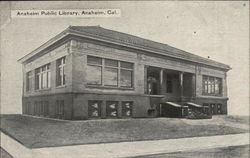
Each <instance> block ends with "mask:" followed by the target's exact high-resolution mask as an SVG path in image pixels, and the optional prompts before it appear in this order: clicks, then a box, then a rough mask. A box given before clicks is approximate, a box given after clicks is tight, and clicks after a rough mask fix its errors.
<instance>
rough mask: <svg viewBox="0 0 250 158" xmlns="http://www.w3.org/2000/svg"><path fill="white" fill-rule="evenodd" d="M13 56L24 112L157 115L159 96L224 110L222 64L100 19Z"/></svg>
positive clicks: (80, 116)
mask: <svg viewBox="0 0 250 158" xmlns="http://www.w3.org/2000/svg"><path fill="white" fill-rule="evenodd" d="M19 62H20V63H22V65H23V114H28V115H37V116H43V117H51V118H59V119H69V120H71V119H73V120H75V119H90V118H128V117H134V118H137V117H160V116H163V113H164V112H163V111H162V109H164V108H162V106H163V104H162V103H170V104H171V103H173V105H180V106H184V105H186V104H188V103H191V104H194V105H197V106H201V107H209V109H208V110H209V112H210V113H212V114H227V100H228V98H227V82H226V78H227V74H226V73H227V71H228V70H230V69H231V68H230V67H229V66H228V65H225V64H222V63H219V62H215V61H213V60H210V59H206V58H202V57H199V56H197V55H194V54H191V53H188V52H185V51H182V50H179V49H177V48H173V47H171V46H169V45H166V44H161V43H157V42H154V41H150V40H146V39H143V38H139V37H136V36H132V35H128V34H124V33H120V32H116V31H113V30H108V29H104V28H102V27H99V26H70V27H69V28H67V29H66V30H64V31H63V32H62V33H60V34H58V35H57V36H55V37H54V38H52V39H51V40H49V41H48V42H46V43H45V44H43V45H42V46H40V47H39V48H37V49H36V50H34V51H33V52H31V53H29V54H28V55H26V56H24V57H23V58H21V59H20V60H19Z"/></svg>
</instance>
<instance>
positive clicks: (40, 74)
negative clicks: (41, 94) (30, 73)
mask: <svg viewBox="0 0 250 158" xmlns="http://www.w3.org/2000/svg"><path fill="white" fill-rule="evenodd" d="M44 76H45V77H44ZM44 82H45V83H44ZM50 88H51V64H50V63H48V64H45V65H43V66H40V67H38V68H36V69H35V90H44V89H50Z"/></svg>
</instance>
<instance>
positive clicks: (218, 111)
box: [217, 104, 222, 114]
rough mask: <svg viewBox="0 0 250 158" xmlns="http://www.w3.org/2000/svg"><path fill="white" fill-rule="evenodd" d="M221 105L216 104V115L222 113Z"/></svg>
mask: <svg viewBox="0 0 250 158" xmlns="http://www.w3.org/2000/svg"><path fill="white" fill-rule="evenodd" d="M221 106H222V105H221V104H217V113H218V114H222V111H221Z"/></svg>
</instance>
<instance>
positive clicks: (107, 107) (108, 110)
mask: <svg viewBox="0 0 250 158" xmlns="http://www.w3.org/2000/svg"><path fill="white" fill-rule="evenodd" d="M112 104H115V108H114V109H112V108H110V106H109V105H112ZM118 110H119V101H112V100H107V101H106V117H107V118H119V114H118ZM111 111H113V112H114V111H115V112H116V116H112V115H111V113H112V112H111Z"/></svg>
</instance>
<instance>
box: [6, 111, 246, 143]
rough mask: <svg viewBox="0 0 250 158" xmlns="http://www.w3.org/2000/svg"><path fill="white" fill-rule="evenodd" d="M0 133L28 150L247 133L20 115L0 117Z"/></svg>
mask: <svg viewBox="0 0 250 158" xmlns="http://www.w3.org/2000/svg"><path fill="white" fill-rule="evenodd" d="M1 131H3V132H4V133H6V134H8V135H9V136H11V137H12V138H14V139H16V140H17V141H19V142H20V143H22V144H23V145H25V146H26V147H29V148H39V147H48V146H65V145H76V144H92V143H110V142H121V141H140V140H159V139H173V138H183V137H198V136H212V135H224V134H236V133H244V132H248V130H243V129H238V128H233V127H229V126H225V125H216V124H214V125H213V124H207V125H204V124H202V125H199V124H195V125H192V124H187V123H185V121H183V119H174V118H148V119H103V120H85V121H57V120H49V119H42V118H34V117H29V116H22V115H1Z"/></svg>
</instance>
